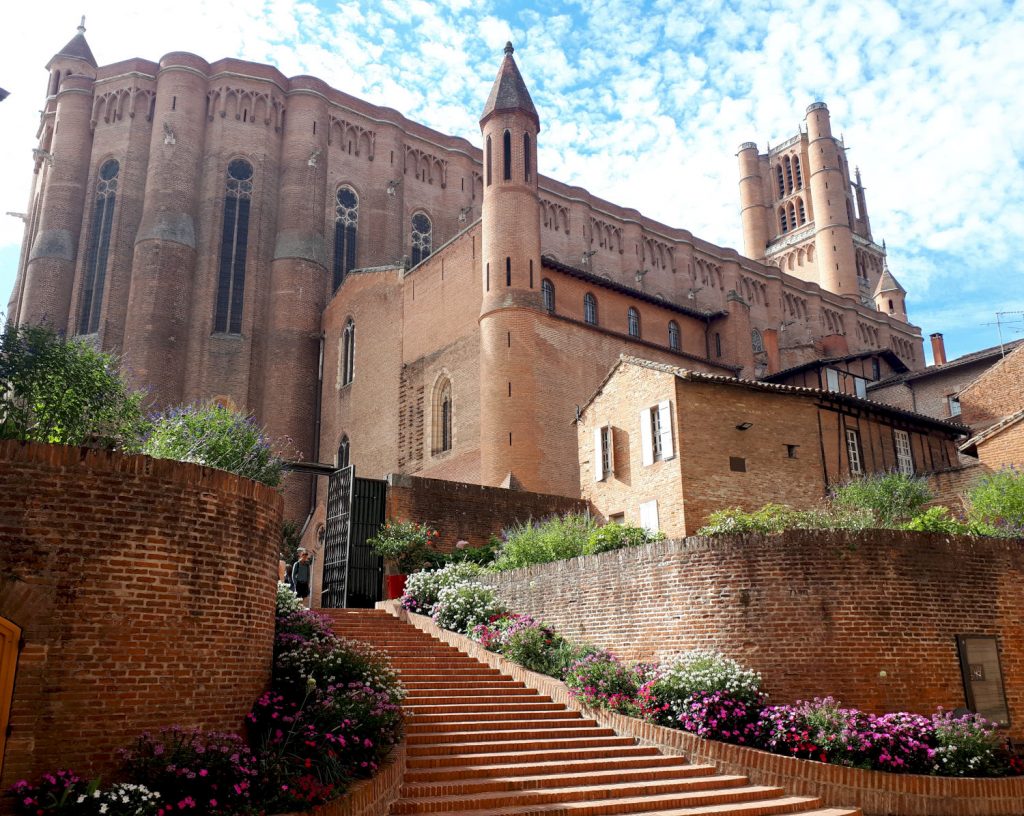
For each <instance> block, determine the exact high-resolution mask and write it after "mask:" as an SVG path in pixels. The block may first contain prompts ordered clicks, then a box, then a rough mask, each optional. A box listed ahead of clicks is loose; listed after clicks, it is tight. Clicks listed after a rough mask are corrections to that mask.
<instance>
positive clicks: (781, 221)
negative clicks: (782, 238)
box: [779, 207, 789, 232]
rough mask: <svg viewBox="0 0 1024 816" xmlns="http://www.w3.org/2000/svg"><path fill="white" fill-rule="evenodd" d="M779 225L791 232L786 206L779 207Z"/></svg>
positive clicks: (783, 230)
mask: <svg viewBox="0 0 1024 816" xmlns="http://www.w3.org/2000/svg"><path fill="white" fill-rule="evenodd" d="M779 226H780V227H781V229H782V232H789V222H788V221H787V220H786V208H785V207H779Z"/></svg>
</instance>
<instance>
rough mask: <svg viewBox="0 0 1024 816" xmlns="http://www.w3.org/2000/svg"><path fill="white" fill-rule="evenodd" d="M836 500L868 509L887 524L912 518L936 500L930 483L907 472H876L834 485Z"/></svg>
mask: <svg viewBox="0 0 1024 816" xmlns="http://www.w3.org/2000/svg"><path fill="white" fill-rule="evenodd" d="M832 500H833V502H834V503H835V505H836V506H837V507H839V508H842V509H844V510H854V511H856V510H868V511H870V512H871V514H872V515H873V516H874V517H875V520H876V521H877V522H878V523H879V524H880V525H882V526H884V527H891V526H893V525H895V524H898V523H899V522H901V521H906V520H907V519H911V518H913V517H914V516H916V515H917V514H918V513H920V512H921V508H922V507H924V506H925V505H926V504H927V503H928V502H930V501H931V500H932V493H931V491H930V490H929V489H928V483H927V481H925V480H924V479H922V478H920V477H917V476H908V475H906V474H905V473H876V474H872V475H870V476H864V477H861V478H858V479H853V480H852V481H849V482H847V483H846V484H843V485H839V486H837V487H835V488H834V489H833V499H832Z"/></svg>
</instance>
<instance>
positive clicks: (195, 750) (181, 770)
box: [121, 726, 258, 814]
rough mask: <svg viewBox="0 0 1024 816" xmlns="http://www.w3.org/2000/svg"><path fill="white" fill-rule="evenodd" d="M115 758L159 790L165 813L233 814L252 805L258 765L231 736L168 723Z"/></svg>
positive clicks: (240, 740) (233, 736)
mask: <svg viewBox="0 0 1024 816" xmlns="http://www.w3.org/2000/svg"><path fill="white" fill-rule="evenodd" d="M121 759H122V762H123V764H124V768H125V770H126V771H127V773H128V775H129V776H130V777H131V778H132V779H133V780H135V781H136V782H140V783H142V784H143V785H145V786H146V787H147V788H149V789H150V790H154V791H157V792H159V793H160V795H161V796H162V797H163V799H164V801H165V802H166V804H165V805H164V808H163V810H164V811H165V812H167V813H169V812H173V811H175V810H184V811H190V812H192V813H195V814H220V813H224V814H229V813H231V814H234V813H239V812H244V811H247V810H250V809H252V807H253V795H252V794H253V782H254V780H255V779H256V776H257V774H258V766H257V763H256V758H255V757H254V756H253V755H252V752H251V751H250V750H249V748H248V746H247V745H246V744H245V742H243V740H242V738H241V737H240V736H238V735H237V734H219V733H214V732H209V733H203V732H201V731H199V730H198V729H184V728H181V727H179V726H172V727H171V728H165V729H163V730H161V731H160V732H159V734H157V735H151V734H149V733H148V732H147V733H144V734H142V735H141V736H140V737H139V738H138V739H137V740H136V742H135V745H134V746H132V747H131V748H128V749H125V750H122V751H121Z"/></svg>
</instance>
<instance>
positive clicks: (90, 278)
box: [78, 159, 121, 334]
mask: <svg viewBox="0 0 1024 816" xmlns="http://www.w3.org/2000/svg"><path fill="white" fill-rule="evenodd" d="M120 170H121V165H120V164H118V162H117V160H116V159H107V160H106V161H105V162H103V164H102V165H101V166H100V170H99V178H97V180H96V201H95V206H94V207H93V210H92V230H91V231H90V233H89V250H88V253H87V254H86V258H85V279H84V281H83V283H82V303H81V309H80V310H79V315H78V333H79V334H92V333H93V332H95V331H98V330H99V326H100V310H101V309H102V308H103V285H104V283H105V282H106V278H107V259H108V257H109V255H110V229H111V226H112V224H113V221H114V204H115V199H116V198H117V175H118V173H119V172H120Z"/></svg>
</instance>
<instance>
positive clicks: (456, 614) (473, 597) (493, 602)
mask: <svg viewBox="0 0 1024 816" xmlns="http://www.w3.org/2000/svg"><path fill="white" fill-rule="evenodd" d="M504 611H505V608H504V607H503V606H502V605H501V602H500V601H499V600H498V593H497V592H496V591H495V590H494V588H493V587H489V586H484V585H483V584H480V583H477V582H475V581H467V582H466V583H461V584H455V585H454V586H447V587H445V588H444V589H442V590H441V592H440V593H439V594H438V597H437V603H435V604H434V612H433V618H434V621H435V622H436V623H437V625H438V626H443V627H444V628H445V629H451V630H452V631H453V632H461V633H462V634H466V633H467V632H469V631H470V630H471V629H472V628H473V627H474V626H476V625H477V624H478V623H484V622H485V621H487V620H489V619H490V618H492V617H494V616H496V615H500V614H501V613H502V612H504Z"/></svg>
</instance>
